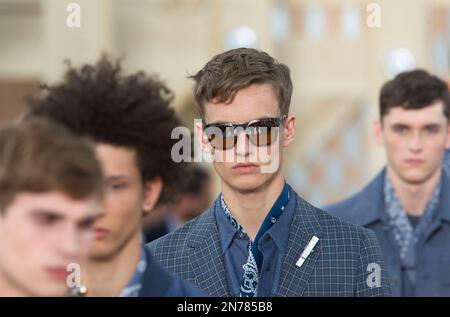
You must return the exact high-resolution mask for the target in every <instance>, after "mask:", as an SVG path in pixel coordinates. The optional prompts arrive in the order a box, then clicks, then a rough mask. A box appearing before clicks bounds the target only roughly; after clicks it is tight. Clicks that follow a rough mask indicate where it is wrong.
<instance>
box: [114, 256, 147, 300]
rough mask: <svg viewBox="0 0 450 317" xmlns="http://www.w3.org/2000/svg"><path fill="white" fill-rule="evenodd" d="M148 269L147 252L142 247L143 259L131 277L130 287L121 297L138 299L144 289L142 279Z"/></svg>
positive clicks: (124, 290)
mask: <svg viewBox="0 0 450 317" xmlns="http://www.w3.org/2000/svg"><path fill="white" fill-rule="evenodd" d="M146 268H147V260H146V256H145V251H144V250H143V249H142V247H141V258H140V260H139V262H138V265H137V267H136V271H134V274H133V276H132V277H131V279H130V281H129V282H128V285H127V286H126V287H125V288H124V289H123V290H122V292H121V293H120V297H137V296H139V292H140V291H141V288H142V278H143V276H144V272H145V269H146Z"/></svg>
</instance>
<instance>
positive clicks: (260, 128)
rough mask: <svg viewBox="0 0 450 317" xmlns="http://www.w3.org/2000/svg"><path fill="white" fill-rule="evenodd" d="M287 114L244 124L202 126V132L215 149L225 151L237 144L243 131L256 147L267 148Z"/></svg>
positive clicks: (275, 137) (273, 140)
mask: <svg viewBox="0 0 450 317" xmlns="http://www.w3.org/2000/svg"><path fill="white" fill-rule="evenodd" d="M286 118H287V114H286V115H284V116H281V117H278V118H262V119H256V120H252V121H250V122H246V123H211V124H203V131H204V132H205V134H206V137H207V138H208V141H209V143H210V144H211V145H212V146H213V148H215V149H220V150H227V149H231V148H232V147H234V146H235V145H236V143H237V139H238V135H239V133H240V132H241V131H244V132H245V134H246V136H247V138H248V139H249V141H250V142H251V143H252V144H254V145H256V146H269V145H271V144H272V143H273V142H275V141H276V139H277V137H278V129H276V128H279V127H280V126H281V124H282V123H283V120H284V119H286Z"/></svg>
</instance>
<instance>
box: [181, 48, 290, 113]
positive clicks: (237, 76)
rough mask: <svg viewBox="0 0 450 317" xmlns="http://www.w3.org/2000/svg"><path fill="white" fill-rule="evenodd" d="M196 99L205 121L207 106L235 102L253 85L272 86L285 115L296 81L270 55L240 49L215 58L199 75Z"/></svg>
mask: <svg viewBox="0 0 450 317" xmlns="http://www.w3.org/2000/svg"><path fill="white" fill-rule="evenodd" d="M189 78H192V79H193V80H194V81H195V85H194V97H195V101H196V103H197V107H198V110H199V112H200V115H201V116H202V117H204V104H205V103H207V102H211V101H212V102H217V103H221V102H231V101H232V100H233V98H234V96H235V94H236V93H237V92H238V91H239V90H241V89H243V88H246V87H248V86H250V85H252V84H264V83H269V84H271V85H272V87H273V88H274V89H275V92H276V93H277V96H278V106H279V108H280V112H281V115H284V114H287V113H288V112H289V105H290V103H291V95H292V80H291V76H290V71H289V68H288V67H287V66H286V65H284V64H281V63H279V62H277V61H276V60H275V59H274V58H272V57H271V56H270V55H269V54H267V53H265V52H263V51H258V50H256V49H252V48H237V49H232V50H229V51H227V52H224V53H221V54H219V55H216V56H214V57H213V58H212V59H211V60H210V61H209V62H208V63H206V65H205V66H204V67H203V69H201V70H200V71H199V72H197V74H195V75H193V76H190V77H189Z"/></svg>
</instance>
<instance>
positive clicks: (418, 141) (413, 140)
mask: <svg viewBox="0 0 450 317" xmlns="http://www.w3.org/2000/svg"><path fill="white" fill-rule="evenodd" d="M422 146H423V140H422V137H421V136H420V134H419V133H414V134H413V135H412V136H411V137H410V139H409V140H408V148H409V150H411V151H413V152H419V151H421V150H422Z"/></svg>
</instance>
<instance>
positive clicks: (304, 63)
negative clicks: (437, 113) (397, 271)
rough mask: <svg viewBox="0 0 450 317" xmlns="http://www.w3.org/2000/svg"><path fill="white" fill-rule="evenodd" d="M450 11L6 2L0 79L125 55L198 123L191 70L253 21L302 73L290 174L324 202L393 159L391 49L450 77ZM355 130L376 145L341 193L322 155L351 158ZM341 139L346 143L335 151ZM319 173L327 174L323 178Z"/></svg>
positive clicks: (297, 81) (386, 5) (257, 0)
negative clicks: (437, 50) (312, 19)
mask: <svg viewBox="0 0 450 317" xmlns="http://www.w3.org/2000/svg"><path fill="white" fill-rule="evenodd" d="M70 2H76V3H78V4H79V5H80V6H81V9H82V11H81V12H82V16H81V17H82V19H81V23H82V26H81V28H68V27H67V26H66V24H65V19H66V17H67V14H68V13H67V12H66V6H67V4H68V3H70ZM371 2H375V3H377V4H379V5H380V7H381V27H380V28H368V27H367V26H366V24H365V22H366V18H367V14H368V13H367V12H366V6H367V4H369V3H371ZM279 5H281V6H284V7H285V8H287V10H288V12H289V17H290V24H289V32H288V34H287V35H286V37H285V38H284V39H276V38H274V36H273V35H272V33H271V24H270V23H271V22H270V21H271V17H272V14H273V11H274V10H275V9H276V7H277V6H279ZM349 5H350V6H354V7H356V8H357V10H358V12H359V13H360V19H361V23H362V24H361V28H360V36H359V37H358V38H357V39H355V40H347V39H346V38H345V37H344V36H343V35H342V32H341V31H340V13H341V12H342V10H343V9H344V8H345V7H346V6H349ZM314 6H319V7H322V8H323V10H324V14H325V16H326V27H325V31H324V33H323V34H322V35H321V36H319V37H316V38H315V37H311V36H310V35H308V32H307V31H306V29H305V23H306V21H305V13H306V12H307V11H308V10H309V9H310V8H311V7H314ZM448 6H450V0H445V1H444V0H442V1H431V0H414V1H408V0H395V1H392V0H377V1H364V0H346V1H344V0H343V1H337V0H323V1H300V0H298V1H297V0H279V1H277V0H127V1H123V0H77V1H69V0H45V1H44V0H41V1H39V0H0V79H1V80H2V81H3V82H4V81H5V80H6V81H14V82H17V81H23V82H24V83H29V82H30V81H32V82H34V81H53V80H57V79H58V78H59V77H60V75H61V73H62V72H63V70H64V66H63V64H62V60H63V59H65V58H69V59H71V60H72V61H73V63H74V64H79V63H82V62H92V61H94V60H95V59H97V58H98V56H99V55H100V53H101V52H102V51H107V52H110V53H112V54H113V55H115V56H122V55H123V56H125V60H124V66H125V67H126V68H127V70H129V71H135V70H138V69H143V70H145V71H148V72H157V73H159V74H160V76H161V78H162V79H163V80H165V81H166V82H167V83H168V84H169V85H170V87H172V88H173V89H174V91H175V92H176V94H177V96H178V97H177V99H176V100H175V106H176V107H177V108H178V109H179V110H180V113H182V114H184V115H185V116H186V118H187V117H189V118H192V117H195V112H194V111H195V110H193V109H192V110H189V109H183V107H184V105H185V104H189V95H190V89H191V83H190V82H189V80H187V79H186V77H187V75H188V74H190V73H193V72H195V71H197V70H198V69H200V68H201V67H202V66H203V64H204V63H205V62H206V61H207V60H208V59H209V58H210V57H211V56H213V55H214V54H217V53H219V52H221V51H222V50H224V49H225V48H226V46H225V38H226V36H227V34H228V32H229V31H230V30H231V29H232V28H233V27H236V26H239V25H247V26H250V27H252V28H253V29H254V30H255V32H256V34H257V43H258V47H259V48H261V49H263V50H266V51H267V52H269V53H270V54H272V55H274V56H275V57H276V58H277V59H279V60H280V61H282V62H284V63H286V64H287V65H289V66H290V68H291V71H292V77H293V80H294V95H293V98H292V106H291V107H292V108H291V109H292V112H293V113H294V114H296V115H297V116H298V134H297V140H296V142H295V144H293V145H292V146H291V148H290V149H289V150H288V151H287V153H286V155H285V157H286V164H285V166H284V168H285V169H286V170H287V172H288V173H291V174H292V175H296V174H295V173H300V174H302V173H303V174H305V173H307V174H308V175H307V176H308V177H310V179H309V180H308V181H307V184H312V185H308V186H306V185H301V182H300V181H299V183H298V184H299V185H298V187H297V189H298V190H299V191H301V192H303V193H304V195H305V196H306V197H307V198H311V199H312V200H313V202H314V200H316V201H317V202H323V201H329V200H333V199H338V198H339V197H340V196H345V195H346V194H349V192H350V191H351V190H353V189H354V188H358V187H360V186H362V184H364V183H365V182H366V181H367V180H368V179H369V178H370V177H372V176H373V175H374V174H375V173H376V172H377V171H378V170H379V168H380V167H381V166H382V165H383V164H384V152H383V151H382V149H379V148H377V147H376V146H375V145H374V142H373V141H372V138H371V122H372V121H373V120H374V119H376V117H377V96H378V91H379V89H380V86H381V85H382V83H383V82H384V81H385V80H386V79H387V75H386V73H385V57H386V54H387V53H388V52H389V51H390V50H391V49H393V48H396V47H405V48H408V49H409V50H410V51H411V52H412V53H413V54H414V57H415V61H416V65H417V66H418V67H424V68H427V69H430V70H432V71H437V72H439V73H440V74H441V75H444V76H446V75H447V70H439V69H433V65H432V49H431V45H432V36H433V32H434V31H435V29H436V28H439V27H441V28H442V25H440V24H442V21H441V20H439V19H437V18H436V15H433V14H431V13H432V12H434V11H433V10H434V9H435V8H436V7H443V8H446V7H447V8H448ZM433 8H434V9H433ZM0 82H1V81H0ZM0 91H1V90H0ZM8 100H9V99H8ZM11 107H13V105H11ZM1 115H2V114H1V113H0V116H1ZM347 126H348V128H349V129H350V128H351V127H353V126H354V127H357V129H359V130H358V131H359V132H358V133H357V134H358V135H359V136H361V138H362V141H361V142H362V144H364V147H362V146H361V147H360V148H358V149H359V151H360V154H359V155H360V160H359V162H358V164H354V163H353V165H354V168H353V169H350V170H349V171H348V172H346V173H347V174H348V175H347V174H345V173H344V176H343V177H342V182H341V183H340V184H339V185H332V186H339V187H340V188H344V190H343V191H340V192H335V193H334V194H331V192H333V191H332V190H331V191H330V190H324V189H323V188H325V187H326V186H325V184H324V183H323V182H324V181H323V180H322V178H321V177H324V176H323V175H322V174H323V173H325V174H326V173H327V172H326V171H327V168H329V166H327V165H326V164H325V163H323V164H322V163H321V164H322V165H317V164H316V165H314V160H316V156H317V155H318V156H317V157H319V158H320V159H322V158H323V157H325V158H326V156H327V155H334V156H333V157H330V159H333V160H334V159H335V158H336V157H338V156H339V155H342V152H343V151H345V144H344V143H342V142H341V141H342V140H341V139H342V138H340V135H341V134H342V133H343V132H342V131H346V130H345V128H346V127H347ZM338 131H339V134H338ZM350 139H351V138H350ZM330 144H331V145H332V144H341V145H340V146H341V147H342V148H341V147H340V146H334V148H333V149H331V148H332V147H333V146H331V145H330ZM355 144H356V143H355ZM330 153H331V154H330ZM319 161H320V160H319ZM299 166H300V167H303V168H304V169H303V170H302V171H300V170H299V169H298V167H299ZM318 166H319V167H318ZM346 168H347V167H346ZM317 169H319V170H320V171H321V172H320V173H318V172H312V170H317ZM342 169H343V170H344V167H342ZM350 174H352V175H350ZM318 175H319V176H318ZM320 175H322V176H320ZM350 180H351V184H349V182H350ZM347 185H348V186H347ZM327 186H328V185H327ZM329 186H331V185H329ZM346 188H348V190H346ZM321 190H322V193H321V194H320V193H319V192H320V191H321ZM320 195H322V196H320Z"/></svg>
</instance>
